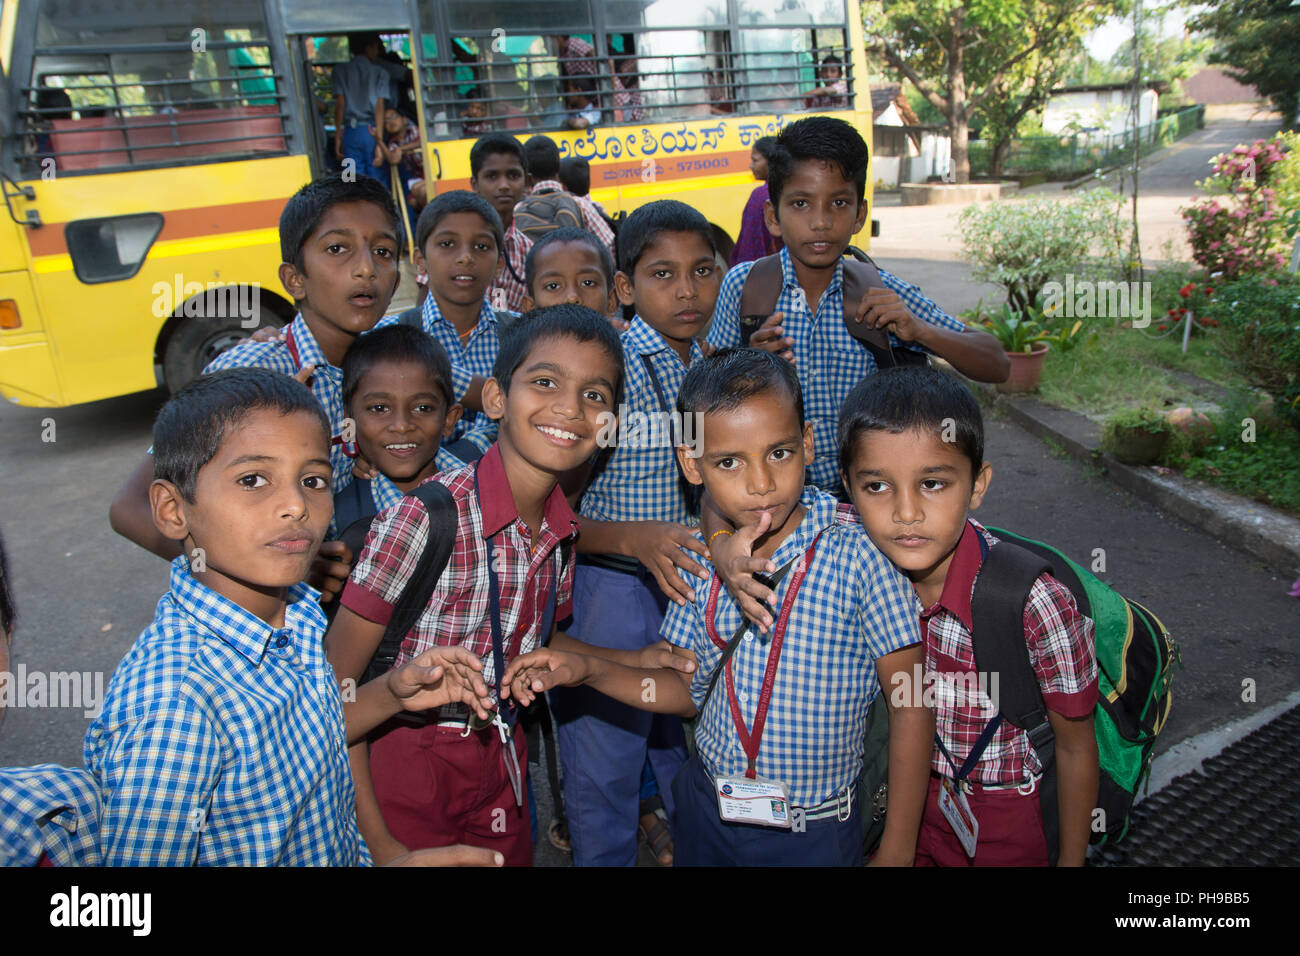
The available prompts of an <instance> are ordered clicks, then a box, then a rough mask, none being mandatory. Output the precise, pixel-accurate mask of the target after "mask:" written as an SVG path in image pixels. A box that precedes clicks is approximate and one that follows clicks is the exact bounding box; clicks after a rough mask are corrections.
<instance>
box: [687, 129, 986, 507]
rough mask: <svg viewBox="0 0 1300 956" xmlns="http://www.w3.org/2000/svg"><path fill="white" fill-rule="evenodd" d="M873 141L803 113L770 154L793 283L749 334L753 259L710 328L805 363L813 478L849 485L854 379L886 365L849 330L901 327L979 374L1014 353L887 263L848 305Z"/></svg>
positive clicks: (912, 342)
mask: <svg viewBox="0 0 1300 956" xmlns="http://www.w3.org/2000/svg"><path fill="white" fill-rule="evenodd" d="M866 179H867V144H866V143H865V142H864V141H863V139H862V136H861V135H859V133H858V131H857V130H855V129H854V128H853V127H852V126H851V125H849V124H848V123H846V122H844V121H843V120H840V119H833V118H831V117H829V116H810V117H807V118H806V119H801V120H799V121H798V122H795V123H792V124H790V125H789V126H787V127H786V128H785V129H784V130H782V131H781V134H780V135H779V136H777V138H776V145H775V146H774V147H773V149H772V154H771V158H770V159H769V160H768V190H769V193H770V198H769V199H768V202H767V205H766V208H765V217H766V220H767V227H768V229H769V230H770V231H771V232H772V233H774V234H775V235H778V236H780V237H781V239H782V240H783V241H784V242H785V248H784V249H782V250H781V252H780V253H779V255H780V264H781V274H782V277H783V284H782V288H781V292H780V295H779V298H778V299H777V301H776V303H775V309H774V310H773V311H772V314H771V315H769V316H768V317H767V319H766V320H765V321H764V322H763V323H762V325H761V326H760V327H759V328H758V329H757V330H756V331H755V332H753V333H752V334H750V335H749V338H748V341H743V340H742V334H743V333H742V331H741V325H740V300H741V291H742V289H743V288H744V285H745V280H746V279H747V278H748V276H749V273H750V270H751V269H752V268H753V264H752V263H741V264H740V265H738V266H736V267H735V268H734V269H732V270H731V271H730V272H728V273H727V277H726V279H724V280H723V283H722V290H721V292H719V294H718V306H717V310H716V311H715V312H714V315H713V325H712V327H711V328H710V329H709V333H708V341H709V344H710V345H712V346H714V347H715V348H718V349H724V348H732V347H735V346H740V345H749V346H750V347H751V348H759V349H763V350H765V351H768V352H773V353H776V354H777V355H780V356H781V357H783V358H785V359H787V360H789V361H791V362H794V363H795V367H796V368H797V369H798V372H799V382H800V385H801V386H802V388H803V390H804V396H805V400H806V402H807V407H808V416H807V417H808V420H809V421H810V422H811V423H812V426H813V432H814V434H815V436H816V446H817V447H818V448H821V449H823V450H824V453H823V454H819V455H818V456H817V457H816V458H815V459H814V460H813V462H812V464H811V465H810V466H809V471H808V480H809V483H810V484H813V485H816V486H817V487H819V488H821V489H822V490H824V491H827V492H830V493H831V494H839V493H841V491H842V489H841V482H840V474H839V466H838V460H839V459H838V456H837V455H836V453H835V449H836V447H837V433H836V428H837V426H838V417H839V409H840V406H841V405H842V404H843V403H844V400H845V398H847V397H848V394H849V392H850V391H852V389H853V386H855V385H857V384H858V382H859V381H861V380H862V379H864V378H866V377H867V376H868V375H872V374H874V373H875V372H876V362H875V359H874V358H873V357H872V355H871V353H870V352H869V351H868V350H867V349H866V348H865V347H863V346H862V345H861V344H859V343H858V342H857V341H856V340H855V339H854V338H853V336H852V335H851V334H850V332H849V325H850V324H851V323H853V322H860V323H862V324H863V325H865V326H866V327H867V328H874V329H881V330H883V331H885V332H887V333H889V334H890V340H891V344H893V345H900V346H902V347H905V348H908V349H912V350H915V351H920V352H927V353H931V354H934V355H938V356H939V357H941V358H943V359H945V360H946V361H948V362H949V363H950V364H951V365H952V366H953V367H954V368H956V369H957V371H959V372H961V373H962V374H963V375H965V376H967V377H968V378H973V379H975V380H976V381H980V382H1003V381H1006V377H1007V373H1008V371H1009V367H1010V366H1009V362H1008V361H1007V356H1006V353H1005V352H1004V351H1003V349H1002V346H1000V345H999V344H998V342H997V339H995V338H993V336H991V335H989V334H988V333H987V332H977V331H974V330H971V329H967V328H966V326H965V325H964V324H963V323H962V322H960V321H959V320H957V319H954V318H953V317H952V316H950V315H947V314H946V313H945V312H944V311H943V310H942V309H941V308H939V306H937V305H935V304H934V303H933V302H932V301H930V300H929V299H927V298H926V297H925V296H924V295H922V294H921V291H920V290H919V289H917V288H916V287H915V286H912V285H911V284H909V283H908V282H906V281H904V280H902V279H900V278H898V277H897V276H894V275H891V274H890V273H888V272H886V271H885V270H883V269H881V270H880V278H881V280H882V283H883V286H884V287H883V288H874V289H869V290H868V291H867V293H866V294H865V295H863V297H862V302H861V304H860V305H859V307H858V311H857V314H856V315H854V316H848V315H846V314H845V312H844V293H843V274H844V267H843V265H842V264H841V260H842V259H843V257H844V252H845V250H846V249H847V248H848V246H849V243H850V242H852V241H853V236H854V235H855V234H856V233H857V232H858V231H859V230H860V229H861V228H862V225H863V223H864V222H865V221H866V217H867V204H866V201H865V196H866Z"/></svg>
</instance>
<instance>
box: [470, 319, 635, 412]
mask: <svg viewBox="0 0 1300 956" xmlns="http://www.w3.org/2000/svg"><path fill="white" fill-rule="evenodd" d="M557 338H571V339H573V340H574V341H577V342H592V341H595V342H599V343H600V344H601V346H602V347H604V349H605V351H606V352H607V353H608V354H609V357H610V358H611V359H613V361H614V364H615V365H617V366H618V381H617V382H615V383H614V389H615V394H614V405H615V406H617V405H618V403H619V402H621V401H622V400H623V342H622V340H621V339H620V338H619V336H618V333H617V332H616V331H614V326H613V325H612V324H610V321H609V319H607V318H606V317H605V316H603V315H601V314H600V313H599V312H594V311H592V310H591V309H589V308H587V307H586V306H583V305H569V304H565V305H553V306H549V307H548V308H545V309H533V310H532V311H531V312H525V313H524V314H523V315H522V316H520V317H519V321H518V322H514V323H512V324H511V325H510V327H509V329H508V330H507V331H506V332H505V333H504V334H503V335H502V336H501V345H500V347H499V348H498V349H497V358H496V362H494V363H493V365H492V377H493V378H494V379H496V380H497V383H498V384H499V385H500V386H501V390H502V391H503V392H507V393H508V392H509V391H510V379H511V378H513V377H514V374H515V372H516V371H518V369H519V366H521V365H523V364H524V360H525V359H527V358H528V355H529V353H530V352H532V350H533V348H534V347H535V346H536V345H537V343H538V342H542V341H544V340H546V339H557ZM612 410H613V409H611V411H612Z"/></svg>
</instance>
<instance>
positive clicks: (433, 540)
mask: <svg viewBox="0 0 1300 956" xmlns="http://www.w3.org/2000/svg"><path fill="white" fill-rule="evenodd" d="M409 494H410V495H412V496H414V497H416V498H419V499H420V503H421V504H423V505H424V509H425V511H427V512H428V515H429V536H428V538H427V539H426V541H425V545H424V551H423V552H422V553H421V555H420V560H419V561H418V562H417V563H416V565H415V569H414V570H413V571H412V572H411V576H410V578H408V579H407V582H406V587H404V588H403V589H402V595H401V597H399V598H398V599H397V603H396V604H394V605H393V616H392V617H391V618H389V620H388V626H387V627H386V628H385V629H384V636H383V638H382V639H381V640H380V642H379V647H378V648H377V649H376V650H375V656H374V657H373V658H371V661H370V664H369V666H368V667H367V668H366V677H365V679H366V680H370V679H372V678H374V677H378V676H379V675H381V674H384V673H386V672H387V671H388V670H390V669H391V668H392V666H393V664H394V662H395V661H396V660H397V654H398V652H399V651H400V650H401V647H402V641H403V640H404V639H405V638H406V635H407V634H408V633H409V632H410V630H411V628H413V627H414V626H415V623H416V622H417V621H418V620H419V619H420V615H421V614H423V613H424V609H425V608H426V607H427V606H428V604H429V598H430V597H431V596H432V595H433V589H434V588H435V587H437V586H438V579H439V578H441V577H442V572H443V571H444V570H445V569H446V567H447V562H448V560H450V558H451V549H452V546H453V545H454V544H455V543H456V527H457V520H456V519H457V514H456V502H455V500H454V499H453V498H452V496H451V492H450V491H448V490H447V486H446V485H444V484H443V483H442V482H440V481H426V482H424V483H423V484H421V485H418V486H416V488H415V489H414V490H412V491H411V492H409Z"/></svg>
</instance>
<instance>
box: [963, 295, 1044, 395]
mask: <svg viewBox="0 0 1300 956" xmlns="http://www.w3.org/2000/svg"><path fill="white" fill-rule="evenodd" d="M975 311H976V315H980V314H982V313H983V309H982V308H981V307H980V306H978V305H977V306H976V307H975ZM980 324H981V325H983V326H984V328H985V329H987V330H988V331H989V332H990V333H992V335H993V337H994V338H995V339H997V340H998V342H999V343H1001V345H1002V348H1003V349H1005V350H1006V353H1007V358H1008V359H1010V360H1011V374H1010V375H1008V376H1007V380H1006V381H1005V382H1001V383H1000V384H999V385H998V387H997V388H998V391H999V392H1032V391H1034V390H1035V389H1037V388H1038V380H1039V379H1040V378H1041V377H1042V375H1043V359H1045V358H1046V357H1047V349H1048V345H1047V342H1046V341H1044V336H1043V334H1042V329H1041V328H1040V327H1039V325H1038V323H1037V322H1035V321H1034V320H1033V319H1030V318H1027V317H1026V316H1024V315H1022V314H1020V313H1019V312H1016V311H1014V310H1013V309H1012V308H1011V306H1009V305H1004V306H1002V313H1001V314H1000V315H999V314H998V313H996V312H994V313H992V314H991V315H989V317H988V318H986V319H984V321H983V322H981V323H980Z"/></svg>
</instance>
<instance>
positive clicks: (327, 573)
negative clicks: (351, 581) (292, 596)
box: [306, 541, 356, 604]
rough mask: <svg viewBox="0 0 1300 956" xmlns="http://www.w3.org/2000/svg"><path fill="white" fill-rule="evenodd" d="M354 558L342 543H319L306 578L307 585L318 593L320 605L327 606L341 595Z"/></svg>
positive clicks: (350, 550)
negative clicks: (318, 548)
mask: <svg viewBox="0 0 1300 956" xmlns="http://www.w3.org/2000/svg"><path fill="white" fill-rule="evenodd" d="M355 557H356V555H354V554H353V553H352V549H351V548H349V547H348V546H347V545H346V544H344V543H343V542H342V541H323V542H321V546H320V550H319V551H317V552H316V557H315V558H313V559H312V562H311V567H310V568H308V569H307V578H306V581H307V583H308V584H309V585H311V586H312V587H314V588H315V589H316V590H317V591H319V592H320V603H321V604H328V603H329V602H330V601H332V600H334V599H335V598H336V597H338V596H339V595H340V594H342V593H343V587H344V585H346V584H347V583H348V575H349V574H351V573H352V561H353V559H354V558H355Z"/></svg>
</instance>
